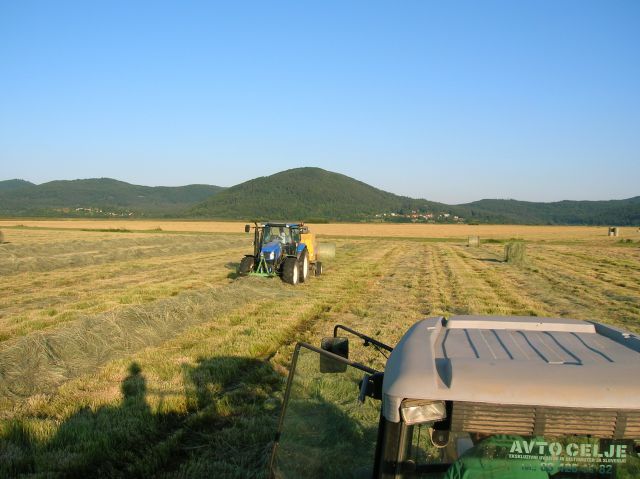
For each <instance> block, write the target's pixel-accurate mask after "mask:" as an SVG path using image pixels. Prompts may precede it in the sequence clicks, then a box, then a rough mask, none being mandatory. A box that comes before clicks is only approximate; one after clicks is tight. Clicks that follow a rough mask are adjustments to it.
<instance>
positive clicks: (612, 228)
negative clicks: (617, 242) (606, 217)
mask: <svg viewBox="0 0 640 479" xmlns="http://www.w3.org/2000/svg"><path fill="white" fill-rule="evenodd" d="M618 233H619V228H618V227H617V226H610V227H609V236H618Z"/></svg>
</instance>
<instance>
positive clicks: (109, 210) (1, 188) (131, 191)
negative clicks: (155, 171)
mask: <svg viewBox="0 0 640 479" xmlns="http://www.w3.org/2000/svg"><path fill="white" fill-rule="evenodd" d="M221 189H222V188H221V187H219V186H211V185H188V186H177V187H170V186H139V185H132V184H129V183H125V182H123V181H118V180H113V179H110V178H92V179H86V180H71V181H66V180H61V181H50V182H48V183H43V184H41V185H35V184H33V183H30V182H28V181H24V180H8V181H0V215H3V216H97V217H100V216H145V215H151V216H178V215H180V214H181V213H183V212H184V211H185V210H186V209H188V208H190V207H192V206H193V205H194V204H197V203H199V202H200V201H202V200H204V199H206V198H209V197H211V195H213V194H215V193H217V192H218V191H220V190H221Z"/></svg>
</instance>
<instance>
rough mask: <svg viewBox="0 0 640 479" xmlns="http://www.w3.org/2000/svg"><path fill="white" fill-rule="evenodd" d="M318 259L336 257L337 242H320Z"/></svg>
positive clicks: (323, 259)
mask: <svg viewBox="0 0 640 479" xmlns="http://www.w3.org/2000/svg"><path fill="white" fill-rule="evenodd" d="M317 256H318V259H319V260H320V261H325V260H328V259H331V258H335V257H336V244H335V243H320V244H318V252H317Z"/></svg>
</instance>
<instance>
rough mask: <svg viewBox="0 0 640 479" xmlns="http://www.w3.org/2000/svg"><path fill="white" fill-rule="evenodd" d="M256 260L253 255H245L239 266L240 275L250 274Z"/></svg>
mask: <svg viewBox="0 0 640 479" xmlns="http://www.w3.org/2000/svg"><path fill="white" fill-rule="evenodd" d="M255 262H256V260H255V258H254V257H253V256H245V257H244V258H242V261H240V266H238V274H239V275H240V276H246V275H247V274H249V273H250V272H251V271H252V270H253V265H254V264H255Z"/></svg>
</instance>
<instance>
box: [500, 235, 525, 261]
mask: <svg viewBox="0 0 640 479" xmlns="http://www.w3.org/2000/svg"><path fill="white" fill-rule="evenodd" d="M526 259H527V258H526V247H525V244H524V241H510V242H508V243H507V244H506V245H505V247H504V260H505V261H506V262H507V263H511V264H522V263H524V262H525V261H526Z"/></svg>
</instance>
